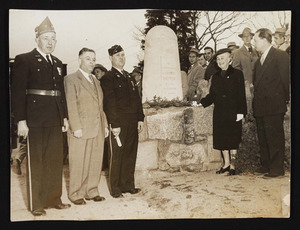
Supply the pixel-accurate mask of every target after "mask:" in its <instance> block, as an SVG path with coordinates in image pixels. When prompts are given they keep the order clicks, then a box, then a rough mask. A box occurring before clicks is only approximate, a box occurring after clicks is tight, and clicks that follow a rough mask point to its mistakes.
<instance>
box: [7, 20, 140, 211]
mask: <svg viewBox="0 0 300 230" xmlns="http://www.w3.org/2000/svg"><path fill="white" fill-rule="evenodd" d="M35 35H36V39H35V41H36V43H37V47H36V48H35V49H33V50H32V51H31V52H28V53H24V54H20V55H17V56H16V58H15V62H14V66H13V68H12V72H11V78H12V84H11V90H12V91H11V92H12V94H11V95H12V97H11V105H12V113H13V116H14V122H16V124H17V133H18V136H19V137H20V138H23V139H24V140H26V142H25V143H23V146H26V147H27V151H26V153H27V155H26V156H27V173H26V177H27V178H26V181H27V194H28V209H29V210H30V211H31V213H32V214H33V215H34V216H41V215H46V211H45V209H48V208H55V209H67V208H70V207H71V205H70V204H65V203H63V202H62V200H61V195H62V170H63V132H67V137H68V149H69V171H70V182H69V191H68V198H69V200H70V201H71V202H72V203H73V204H75V205H84V204H86V201H89V200H90V201H94V202H100V201H103V200H105V198H104V197H103V196H101V195H100V194H99V191H98V185H99V180H100V177H101V171H102V161H103V153H104V152H105V151H104V150H105V138H107V139H109V141H108V146H109V147H108V148H107V149H108V151H107V152H108V155H109V156H108V158H109V183H108V187H109V191H110V194H111V196H112V197H114V198H121V197H123V195H122V194H123V193H131V194H136V193H138V192H140V191H141V189H140V188H136V187H135V181H134V171H135V163H136V156H137V145H138V133H139V132H141V131H142V129H143V120H144V113H143V109H142V103H141V96H140V95H141V91H140V88H139V87H140V86H139V84H138V83H139V82H136V80H135V77H133V76H131V74H129V73H128V72H126V71H125V70H124V69H123V67H124V65H125V61H126V58H125V53H124V50H123V48H122V47H121V46H120V45H114V46H112V47H111V48H109V49H108V57H109V59H110V61H111V64H112V68H111V70H107V69H106V68H105V67H103V66H102V65H100V64H97V65H96V53H95V51H94V50H92V49H89V48H82V49H81V50H80V51H79V53H78V63H79V69H78V70H77V71H76V72H75V73H72V74H69V75H67V76H63V74H62V69H63V64H62V62H61V61H60V60H59V59H58V58H57V57H55V56H54V55H52V52H53V51H54V49H55V45H56V32H55V29H54V27H53V25H52V23H51V21H50V20H49V18H48V17H46V18H45V20H44V21H43V22H42V23H41V24H40V25H39V26H37V27H36V28H35ZM134 72H138V73H139V74H140V73H141V72H140V71H138V69H136V70H135V71H134ZM139 77H140V76H137V79H139ZM99 80H101V85H100V81H99ZM138 81H140V79H139V80H138ZM19 163H20V162H19Z"/></svg>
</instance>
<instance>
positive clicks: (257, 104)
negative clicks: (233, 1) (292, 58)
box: [253, 28, 290, 178]
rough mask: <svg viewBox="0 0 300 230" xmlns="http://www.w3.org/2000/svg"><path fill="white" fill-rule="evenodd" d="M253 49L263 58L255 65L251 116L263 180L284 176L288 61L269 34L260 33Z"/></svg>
mask: <svg viewBox="0 0 300 230" xmlns="http://www.w3.org/2000/svg"><path fill="white" fill-rule="evenodd" d="M254 41H255V47H256V49H257V51H259V52H261V53H262V56H261V58H260V59H259V60H257V62H256V63H255V74H254V98H253V113H254V116H255V118H256V124H257V134H258V139H259V145H260V154H261V168H260V169H258V170H257V172H256V173H259V174H265V176H264V177H265V178H273V177H278V176H282V175H284V151H285V138H284V129H283V120H284V114H285V113H286V111H287V104H288V102H289V99H290V95H289V57H288V54H287V53H286V52H285V51H282V50H279V49H276V48H274V47H272V45H271V43H272V32H271V31H270V30H269V29H265V28H262V29H259V30H258V31H257V32H256V33H255V35H254Z"/></svg>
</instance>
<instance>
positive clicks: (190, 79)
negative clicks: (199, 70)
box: [188, 62, 198, 84]
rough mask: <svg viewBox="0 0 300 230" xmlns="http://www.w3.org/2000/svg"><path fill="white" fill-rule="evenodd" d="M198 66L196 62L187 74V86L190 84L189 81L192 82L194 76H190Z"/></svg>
mask: <svg viewBox="0 0 300 230" xmlns="http://www.w3.org/2000/svg"><path fill="white" fill-rule="evenodd" d="M197 66H198V62H196V63H195V64H194V65H193V67H192V68H191V69H190V70H189V72H188V84H190V82H191V81H193V78H194V77H195V75H193V74H192V72H193V71H194V70H195V68H196V67H197Z"/></svg>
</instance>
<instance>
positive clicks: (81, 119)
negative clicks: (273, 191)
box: [11, 17, 290, 216]
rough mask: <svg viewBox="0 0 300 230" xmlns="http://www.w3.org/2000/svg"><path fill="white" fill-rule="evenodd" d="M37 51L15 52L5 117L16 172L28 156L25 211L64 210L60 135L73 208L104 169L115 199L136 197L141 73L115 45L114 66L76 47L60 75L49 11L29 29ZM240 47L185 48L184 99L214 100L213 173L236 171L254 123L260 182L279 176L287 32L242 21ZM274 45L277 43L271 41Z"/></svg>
mask: <svg viewBox="0 0 300 230" xmlns="http://www.w3.org/2000/svg"><path fill="white" fill-rule="evenodd" d="M35 34H36V43H37V48H35V49H33V50H32V51H31V52H28V53H26V54H20V55H17V56H16V58H15V63H14V67H13V69H12V86H11V87H12V88H11V90H12V100H11V103H12V114H13V117H14V122H15V123H16V124H17V134H18V136H19V139H20V147H19V152H18V153H17V155H16V156H15V159H14V167H16V169H17V174H19V175H20V174H22V172H21V164H22V162H23V160H24V158H25V157H26V158H27V161H26V162H27V171H26V180H27V193H28V196H27V197H28V209H29V211H30V212H31V213H32V214H33V215H34V216H40V215H46V209H48V208H55V209H67V208H70V207H71V205H70V204H65V203H63V202H62V201H61V195H62V170H63V162H64V153H63V147H64V143H63V139H64V138H63V135H64V134H63V133H64V132H65V133H67V134H66V136H67V140H68V141H67V145H68V151H69V152H68V164H69V169H70V188H69V194H68V198H69V200H70V201H71V202H72V203H73V204H74V205H85V204H86V201H94V202H101V201H104V200H105V198H104V197H102V196H101V195H100V194H99V191H98V185H99V181H100V178H101V172H102V171H103V170H104V169H105V170H106V176H107V177H108V188H109V191H110V194H111V196H112V197H114V198H116V199H117V198H122V197H124V196H123V194H124V193H130V194H138V193H139V192H140V191H141V188H137V187H136V186H135V179H134V172H135V163H136V157H137V146H138V133H139V132H141V131H142V130H143V122H144V117H145V115H144V112H143V107H142V95H143V89H142V81H143V70H142V68H140V67H136V68H134V70H133V71H132V72H131V73H128V72H127V71H125V70H124V68H123V67H124V65H125V62H126V56H125V52H124V50H123V48H122V47H121V46H120V45H114V46H112V47H110V48H108V58H109V59H110V61H111V64H112V67H111V69H109V70H108V68H106V67H104V66H103V65H102V64H97V59H96V52H95V51H94V50H93V49H90V48H82V49H81V50H79V51H78V62H79V68H78V70H77V71H76V72H74V73H71V74H68V75H67V76H62V68H63V65H62V62H61V61H60V60H59V59H58V58H57V57H55V56H53V55H52V54H51V53H52V52H53V51H54V49H55V44H56V32H55V29H54V27H53V25H52V23H51V21H50V20H49V18H48V17H46V19H45V20H44V21H43V22H42V23H41V24H40V25H39V26H37V27H36V29H35ZM238 36H239V37H240V38H241V40H242V41H243V44H242V45H241V47H239V46H237V45H236V43H235V42H229V43H228V44H227V48H223V49H219V50H216V51H215V50H214V49H213V48H211V47H205V48H204V49H203V52H200V51H199V50H198V49H197V48H194V47H191V49H190V52H189V61H190V67H189V69H188V71H187V73H186V72H184V71H182V72H181V73H182V75H181V79H182V92H183V95H182V96H183V100H185V101H189V102H191V105H197V106H203V107H204V108H205V107H207V106H210V105H212V104H214V113H213V147H214V149H217V150H219V151H220V154H221V156H222V159H223V165H222V167H221V168H220V169H219V170H218V171H217V172H216V173H217V174H223V173H225V172H228V175H229V176H233V175H235V174H236V171H235V158H236V154H237V151H238V147H239V144H240V142H241V135H242V125H243V122H242V121H243V119H244V118H245V116H247V114H248V113H253V115H254V117H255V119H256V125H257V135H258V140H259V147H260V155H261V168H259V169H257V171H256V173H257V174H262V175H264V178H266V179H270V178H276V177H281V176H284V174H285V171H284V162H283V161H284V150H285V146H284V145H285V137H284V130H283V119H284V115H285V113H286V111H287V106H288V105H289V101H290V91H289V88H290V72H289V69H290V61H289V55H290V37H289V36H290V32H289V31H286V30H285V29H284V28H278V29H276V30H275V31H274V33H272V32H271V31H270V30H269V29H267V28H261V29H259V30H257V31H256V32H255V33H254V32H252V31H251V29H250V28H248V27H246V28H244V29H243V31H242V32H241V33H240V34H239V35H238ZM273 41H274V42H275V44H274V45H273Z"/></svg>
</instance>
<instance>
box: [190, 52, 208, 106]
mask: <svg viewBox="0 0 300 230" xmlns="http://www.w3.org/2000/svg"><path fill="white" fill-rule="evenodd" d="M198 56H199V50H197V49H196V48H192V49H191V50H190V53H189V61H190V63H191V66H190V68H189V70H188V74H187V82H188V91H187V93H186V96H185V98H186V99H187V100H188V101H193V100H199V98H198V96H199V95H198V94H197V93H198V92H197V87H198V83H199V81H200V80H201V79H204V73H205V69H204V68H203V67H202V66H201V65H200V64H199V63H198Z"/></svg>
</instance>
